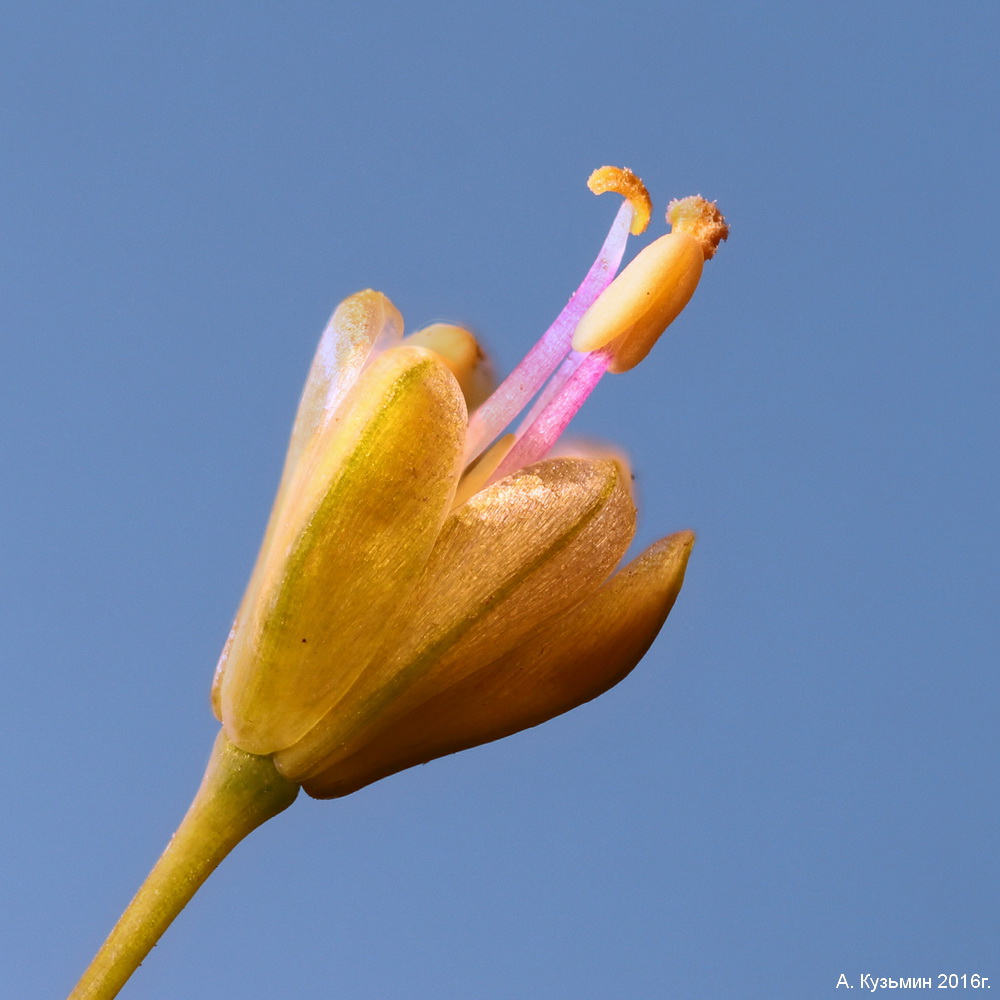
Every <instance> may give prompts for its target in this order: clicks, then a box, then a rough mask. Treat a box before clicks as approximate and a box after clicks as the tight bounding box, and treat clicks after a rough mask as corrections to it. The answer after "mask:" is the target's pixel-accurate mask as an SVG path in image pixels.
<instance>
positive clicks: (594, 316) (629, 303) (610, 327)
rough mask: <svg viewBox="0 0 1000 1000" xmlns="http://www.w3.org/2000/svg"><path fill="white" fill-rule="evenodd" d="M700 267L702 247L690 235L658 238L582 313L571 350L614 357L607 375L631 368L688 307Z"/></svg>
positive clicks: (703, 258)
mask: <svg viewBox="0 0 1000 1000" xmlns="http://www.w3.org/2000/svg"><path fill="white" fill-rule="evenodd" d="M704 262H705V254H704V252H703V249H702V245H701V243H700V242H699V241H698V240H697V239H696V238H695V237H693V236H691V235H690V234H689V233H684V232H674V233H668V234H667V235H666V236H661V237H660V238H659V239H658V240H656V241H655V242H653V243H651V244H650V245H649V246H648V247H646V248H645V249H644V250H643V251H642V252H641V253H639V254H637V255H636V258H635V260H633V261H632V263H631V264H629V265H628V267H626V268H625V270H624V271H622V273H621V274H619V275H618V277H617V278H615V280H614V281H612V282H611V284H610V285H608V287H607V288H606V289H605V290H604V292H602V293H601V296H600V297H599V298H598V300H597V301H596V302H595V303H594V304H593V305H592V306H591V307H590V308H589V309H588V310H587V312H585V313H584V315H583V318H582V319H581V320H580V323H579V324H578V326H577V328H576V332H575V333H574V334H573V350H575V351H598V350H601V349H602V348H605V349H608V350H610V351H611V353H612V355H613V357H614V360H613V361H612V363H611V365H610V366H609V368H608V370H609V371H612V372H627V371H628V370H629V369H630V368H634V367H635V366H636V365H637V364H638V363H639V362H640V361H642V359H643V358H644V357H645V356H646V355H647V354H648V353H649V352H650V350H651V348H652V346H653V344H655V343H656V341H657V340H658V339H659V337H660V334H662V333H663V331H664V330H665V329H666V328H667V327H668V326H669V325H670V324H671V323H672V322H673V321H674V319H675V318H676V317H677V315H678V313H679V312H680V311H681V310H682V309H683V308H684V307H685V306H686V305H687V304H688V301H689V299H690V298H691V296H692V295H693V294H694V290H695V288H697V287H698V280H699V279H700V278H701V272H702V267H703V265H704Z"/></svg>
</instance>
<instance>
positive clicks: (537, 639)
mask: <svg viewBox="0 0 1000 1000" xmlns="http://www.w3.org/2000/svg"><path fill="white" fill-rule="evenodd" d="M693 543H694V536H693V535H692V534H691V533H690V532H681V533H680V534H676V535H671V536H670V537H669V538H664V539H663V540H662V541H660V542H657V543H656V544H655V545H653V546H652V547H651V548H649V549H647V550H646V551H645V552H644V553H643V554H642V555H640V556H639V557H638V558H637V559H635V560H634V561H633V562H632V563H630V564H629V565H628V566H627V567H626V568H625V569H623V570H622V571H621V572H619V573H618V574H616V575H615V576H614V577H612V579H611V580H609V581H608V582H607V583H605V584H604V586H603V587H601V588H600V589H599V590H598V591H597V592H596V593H595V594H593V595H592V596H591V597H590V598H589V599H588V600H586V601H584V602H583V603H582V604H580V605H578V606H577V607H575V608H573V609H572V610H571V611H569V612H568V613H567V614H565V615H563V616H562V617H560V618H559V619H558V620H557V621H556V622H554V623H552V624H548V625H545V626H542V627H541V628H540V629H538V630H536V631H535V633H534V634H533V635H532V636H531V637H530V638H529V639H528V640H527V641H526V642H524V643H522V644H520V645H519V646H518V647H517V648H515V649H513V650H511V651H510V652H508V653H506V654H505V655H503V656H501V657H499V658H497V659H495V660H494V661H493V662H492V663H490V664H489V665H488V666H486V667H484V668H481V669H480V670H478V671H476V672H475V673H473V674H472V675H470V676H468V677H466V678H464V679H463V680H462V681H460V682H458V683H457V684H454V685H453V686H451V687H450V688H447V689H446V690H443V691H441V692H440V693H438V694H436V695H432V696H431V697H429V698H428V699H426V700H425V701H423V702H422V703H420V704H418V705H416V706H415V707H414V708H413V709H412V710H411V711H410V712H409V713H408V714H406V715H405V716H403V717H402V718H398V719H396V720H395V721H394V722H393V723H392V724H391V725H389V726H381V727H379V728H378V729H377V731H375V732H374V733H372V734H371V736H370V738H369V740H368V741H367V742H366V743H365V745H364V746H363V747H361V748H360V749H358V750H357V751H356V752H355V753H353V754H352V755H351V756H349V757H347V758H346V759H344V760H340V761H337V762H336V763H335V764H334V765H333V766H331V767H329V768H328V769H327V770H326V771H324V772H322V773H320V774H318V775H316V776H315V777H312V778H309V779H308V780H306V781H305V783H304V786H305V789H306V791H307V792H308V793H309V794H310V795H313V796H315V797H318V798H329V797H334V796H338V795H347V794H349V793H350V792H353V791H356V790H357V789H358V788H360V787H362V786H364V785H366V784H369V783H370V782H372V781H377V780H379V779H380V778H384V777H386V776H387V775H390V774H394V773H395V772H396V771H401V770H403V769H404V768H407V767H412V766H414V765H416V764H423V763H426V762H427V761H429V760H433V759H434V758H435V757H442V756H444V755H445V754H450V753H456V752H458V751H459V750H466V749H468V748H469V747H474V746H478V745H479V744H481V743H488V742H490V741H492V740H498V739H502V738H503V737H505V736H510V735H511V734H512V733H516V732H519V731H520V730H522V729H527V728H529V727H531V726H537V725H539V724H540V723H542V722H545V721H547V720H548V719H551V718H553V717H554V716H556V715H560V714H562V713H563V712H567V711H569V710H570V709H572V708H576V707H577V706H578V705H581V704H583V703H584V702H587V701H590V700H591V699H593V698H596V697H597V696H598V695H600V694H603V693H604V692H605V691H607V690H608V688H610V687H613V686H614V685H615V684H617V683H618V682H619V681H620V680H622V679H623V678H624V677H625V676H626V675H627V674H628V673H629V672H630V671H631V670H632V668H633V667H634V666H635V665H636V664H637V663H638V662H639V660H640V659H641V658H642V657H643V655H644V654H645V652H646V650H647V649H648V648H649V646H650V644H651V643H652V642H653V639H655V638H656V635H657V633H658V632H659V630H660V627H661V626H662V625H663V622H664V621H665V619H666V617H667V615H668V613H669V612H670V609H671V608H672V607H673V604H674V601H675V599H676V597H677V594H678V593H679V591H680V588H681V584H682V583H683V581H684V571H685V568H686V566H687V561H688V556H689V555H690V552H691V546H692V544H693Z"/></svg>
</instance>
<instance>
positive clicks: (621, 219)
mask: <svg viewBox="0 0 1000 1000" xmlns="http://www.w3.org/2000/svg"><path fill="white" fill-rule="evenodd" d="M631 224H632V206H631V204H630V203H629V202H628V201H625V202H623V203H622V207H621V208H620V209H619V210H618V214H617V215H616V216H615V221H614V222H613V223H612V224H611V230H610V231H609V233H608V235H607V238H606V239H605V241H604V245H603V246H602V247H601V251H600V253H599V254H598V255H597V259H596V260H595V261H594V263H593V264H592V265H591V268H590V270H589V271H588V272H587V276H586V277H585V278H584V279H583V281H582V283H581V284H580V287H579V288H578V289H577V290H576V291H575V292H574V293H573V295H572V296H571V297H570V300H569V302H567V303H566V306H565V308H564V309H563V311H562V312H561V313H560V314H559V315H558V316H557V317H556V320H555V322H554V323H553V324H552V325H551V326H550V327H549V328H548V330H546V331H545V333H544V334H543V335H542V338H541V340H539V341H538V343H537V344H535V346H534V347H533V348H532V349H531V350H530V351H528V353H527V354H526V355H525V356H524V359H523V360H522V361H521V363H520V364H519V365H518V366H517V367H516V368H515V369H514V370H513V371H512V372H511V373H510V375H508V376H507V378H506V379H504V381H503V382H502V383H501V384H500V386H499V387H498V388H497V389H496V391H495V392H494V393H493V395H491V396H490V398H489V399H487V400H486V402H485V403H483V405H482V406H480V407H479V409H478V410H476V412H475V413H474V414H473V415H472V417H471V418H470V419H469V430H468V434H467V437H466V453H465V454H466V461H467V462H468V461H471V460H472V459H473V458H475V457H476V456H477V455H479V454H480V453H481V452H482V451H483V450H484V449H485V448H486V446H487V445H488V444H489V443H490V442H491V441H492V440H493V439H494V438H495V437H496V436H497V435H498V434H499V433H500V431H502V430H503V429H504V428H505V427H506V426H507V425H508V424H509V423H510V422H511V421H512V420H513V419H514V417H515V416H517V414H518V413H520V412H521V410H522V409H524V407H525V405H526V404H527V402H528V400H530V399H531V397H532V396H534V395H535V394H536V393H537V392H538V390H539V389H541V387H542V385H543V384H544V383H545V380H546V379H547V378H548V377H549V376H550V375H551V374H552V373H553V372H554V371H555V370H556V368H558V367H559V364H560V363H561V362H562V361H563V359H564V358H565V357H566V355H567V354H568V353H569V350H570V343H571V341H572V339H573V331H574V329H576V325H577V323H579V322H580V318H581V317H582V316H583V314H584V313H585V312H586V311H587V310H588V309H589V308H590V307H591V306H592V305H593V304H594V302H595V301H596V299H597V297H598V295H600V294H601V292H603V291H604V289H605V288H607V287H608V285H609V284H611V281H612V279H613V278H614V276H615V274H616V273H617V271H618V268H619V266H620V264H621V262H622V256H623V255H624V253H625V243H626V242H627V240H628V232H629V226H630V225H631ZM591 388H593V386H591ZM574 412H575V411H574ZM516 450H517V447H516V446H515V451H516ZM512 454H513V452H512ZM509 457H510V456H508V459H509ZM532 461H534V459H533V460H532ZM522 464H523V463H522ZM506 465H507V462H506V461H505V462H504V466H506Z"/></svg>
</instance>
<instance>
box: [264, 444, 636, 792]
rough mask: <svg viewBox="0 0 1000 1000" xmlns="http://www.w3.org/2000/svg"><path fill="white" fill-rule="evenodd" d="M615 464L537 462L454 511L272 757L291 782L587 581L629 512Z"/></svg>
mask: <svg viewBox="0 0 1000 1000" xmlns="http://www.w3.org/2000/svg"><path fill="white" fill-rule="evenodd" d="M625 479H627V477H623V475H622V470H621V469H620V467H619V466H618V464H617V463H616V462H613V461H589V460H586V459H555V460H552V461H547V462H541V463H539V464H538V465H535V466H532V467H531V468H528V469H525V470H522V471H521V472H519V473H517V474H516V475H513V476H510V477H508V478H507V479H504V480H501V481H500V482H498V483H496V484H494V485H493V486H491V487H488V488H487V489H485V490H483V491H481V492H480V493H477V494H476V495H475V496H473V497H472V498H471V499H470V500H469V501H467V502H466V503H465V504H463V505H462V506H461V507H458V508H457V509H455V510H454V511H453V512H452V514H451V515H450V516H449V518H448V520H447V521H446V522H445V525H444V527H443V528H442V530H441V536H440V538H439V539H438V541H437V543H436V545H435V546H434V551H433V553H432V554H431V557H430V559H429V560H428V562H427V566H426V568H425V569H424V573H423V575H422V578H421V581H420V583H419V584H418V586H417V588H416V589H415V591H414V592H413V594H412V596H411V598H410V600H409V601H408V602H407V605H406V607H405V608H403V609H401V612H400V614H399V616H398V617H397V620H396V621H395V622H393V623H390V624H389V625H388V626H387V627H386V628H385V629H384V630H383V634H384V637H385V638H384V644H383V646H382V649H381V650H380V651H379V653H378V654H377V655H376V656H375V657H374V658H373V659H372V661H371V663H370V664H369V665H368V666H367V667H366V668H365V669H364V670H363V671H362V672H361V674H360V675H359V677H358V680H357V683H356V684H355V686H354V688H353V689H352V690H351V691H349V692H348V694H347V696H346V697H345V698H344V699H343V701H342V702H341V703H339V704H337V705H336V706H334V707H333V710H332V711H331V712H330V714H329V715H328V716H327V718H325V719H324V720H323V721H322V723H321V724H320V725H318V726H316V728H315V730H314V731H313V732H311V733H309V734H308V735H307V736H306V737H305V738H304V739H303V740H301V741H300V743H299V744H298V745H296V746H294V747H290V748H289V749H287V750H284V751H282V752H281V753H279V754H278V755H276V758H275V762H276V764H277V766H278V768H279V770H280V771H281V772H282V774H284V775H285V776H286V777H289V778H292V779H293V780H296V781H301V780H302V779H303V777H305V776H308V775H313V774H315V773H318V772H319V771H322V770H325V769H327V768H328V767H329V765H330V763H331V760H332V758H334V757H340V756H345V755H349V754H350V753H352V752H353V748H354V747H356V746H357V745H358V741H361V742H365V741H366V736H365V735H364V734H365V731H366V730H367V729H368V728H369V727H376V728H378V729H381V728H383V727H384V726H387V725H391V723H392V720H393V719H396V718H399V717H400V716H401V715H402V714H405V713H406V712H407V711H409V710H410V709H411V708H412V707H413V706H414V705H416V704H419V703H420V702H422V701H425V700H426V699H427V698H429V697H430V696H431V695H432V694H434V693H437V692H439V691H441V690H444V689H446V688H447V687H449V686H451V685H453V684H455V683H458V682H459V681H461V680H462V679H463V678H465V677H467V676H469V675H470V674H472V673H474V672H475V670H477V669H478V668H479V667H480V666H482V665H483V664H485V663H489V662H491V661H492V660H494V659H495V658H496V657H497V656H500V655H502V654H503V653H505V652H507V651H509V650H510V649H512V648H514V647H515V646H516V645H517V644H518V643H519V642H521V641H522V640H523V639H524V638H525V637H526V636H527V635H529V634H530V633H531V632H533V631H534V629H536V628H538V627H539V626H540V625H542V624H544V623H546V622H549V621H551V620H553V619H554V618H556V617H558V616H560V615H562V614H563V613H565V612H566V611H568V610H569V609H570V608H571V607H573V606H575V605H577V604H579V602H580V601H581V600H583V599H584V598H585V597H587V596H588V595H589V594H590V593H592V592H593V591H594V589H596V588H597V587H598V586H599V585H600V584H601V582H602V581H603V580H604V579H605V578H606V576H607V574H608V573H609V572H610V571H611V570H612V569H613V568H614V566H615V565H616V564H617V562H618V560H619V559H620V558H621V556H622V554H623V553H624V551H625V549H626V548H627V547H628V544H629V541H630V540H631V538H632V532H633V530H634V525H635V508H634V507H633V505H632V500H631V496H630V494H629V490H628V487H627V485H626V483H625V481H624V480H625Z"/></svg>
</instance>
